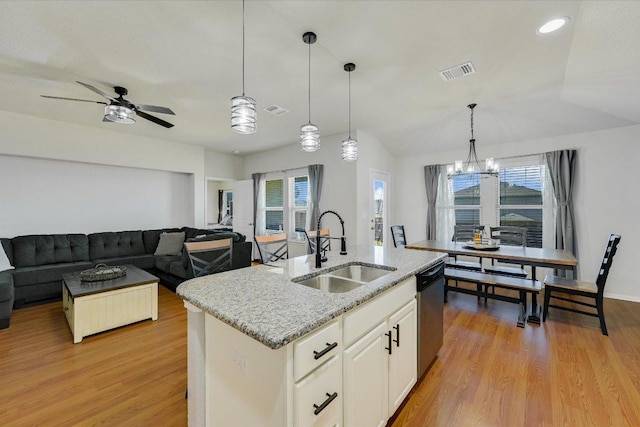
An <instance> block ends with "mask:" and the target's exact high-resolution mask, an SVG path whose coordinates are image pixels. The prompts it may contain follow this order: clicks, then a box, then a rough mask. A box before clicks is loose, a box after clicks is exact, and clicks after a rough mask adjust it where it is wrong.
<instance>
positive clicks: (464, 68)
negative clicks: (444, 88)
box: [440, 62, 476, 82]
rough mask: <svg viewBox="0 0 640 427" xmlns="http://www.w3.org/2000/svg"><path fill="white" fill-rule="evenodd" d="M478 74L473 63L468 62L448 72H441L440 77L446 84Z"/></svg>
mask: <svg viewBox="0 0 640 427" xmlns="http://www.w3.org/2000/svg"><path fill="white" fill-rule="evenodd" d="M475 72H476V69H475V68H474V67H473V64H472V63H471V62H467V63H465V64H462V65H456V66H455V67H452V68H449V69H448V70H444V71H440V77H442V80H444V81H445V82H448V81H451V80H455V79H459V78H460V77H464V76H468V75H469V74H473V73H475Z"/></svg>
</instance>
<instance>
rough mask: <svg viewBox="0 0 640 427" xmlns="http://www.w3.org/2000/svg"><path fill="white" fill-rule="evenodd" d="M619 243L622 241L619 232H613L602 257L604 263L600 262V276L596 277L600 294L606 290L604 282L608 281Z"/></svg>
mask: <svg viewBox="0 0 640 427" xmlns="http://www.w3.org/2000/svg"><path fill="white" fill-rule="evenodd" d="M618 243H620V236H619V235H618V234H612V235H610V236H609V241H608V242H607V247H606V248H605V250H604V255H603V257H602V264H600V270H598V278H597V279H596V285H598V293H599V294H601V293H603V292H604V284H605V283H606V282H607V277H608V276H609V270H610V269H611V263H612V262H613V256H614V255H615V254H616V252H617V250H618Z"/></svg>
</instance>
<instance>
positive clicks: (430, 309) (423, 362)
mask: <svg viewBox="0 0 640 427" xmlns="http://www.w3.org/2000/svg"><path fill="white" fill-rule="evenodd" d="M416 290H417V299H418V379H420V378H422V377H423V376H424V374H425V373H426V372H427V369H428V368H429V367H430V366H431V363H433V361H434V360H435V358H436V356H437V355H438V351H439V350H440V348H441V347H442V333H443V309H444V262H439V263H438V264H436V265H433V266H431V267H429V268H428V269H427V270H424V271H422V272H420V273H418V274H417V275H416Z"/></svg>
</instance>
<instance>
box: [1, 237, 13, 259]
mask: <svg viewBox="0 0 640 427" xmlns="http://www.w3.org/2000/svg"><path fill="white" fill-rule="evenodd" d="M0 243H2V248H3V249H4V253H5V254H6V255H7V258H9V263H10V264H11V265H13V244H12V243H11V239H7V238H4V237H3V238H1V239H0Z"/></svg>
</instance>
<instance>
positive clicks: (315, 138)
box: [300, 31, 320, 153]
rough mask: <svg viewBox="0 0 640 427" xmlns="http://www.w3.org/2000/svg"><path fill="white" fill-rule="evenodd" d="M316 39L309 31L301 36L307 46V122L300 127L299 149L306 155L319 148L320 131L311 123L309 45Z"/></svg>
mask: <svg viewBox="0 0 640 427" xmlns="http://www.w3.org/2000/svg"><path fill="white" fill-rule="evenodd" d="M317 39H318V38H317V36H316V34H315V33H312V32H310V31H309V32H306V33H304V34H303V35H302V40H303V41H304V42H305V43H306V44H308V45H309V122H308V123H307V124H305V125H302V126H300V146H301V147H300V149H301V150H302V151H306V152H308V153H311V152H314V151H316V150H317V149H318V148H320V131H319V130H318V126H316V125H314V124H313V123H311V45H312V44H313V43H315V42H316V40H317Z"/></svg>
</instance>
